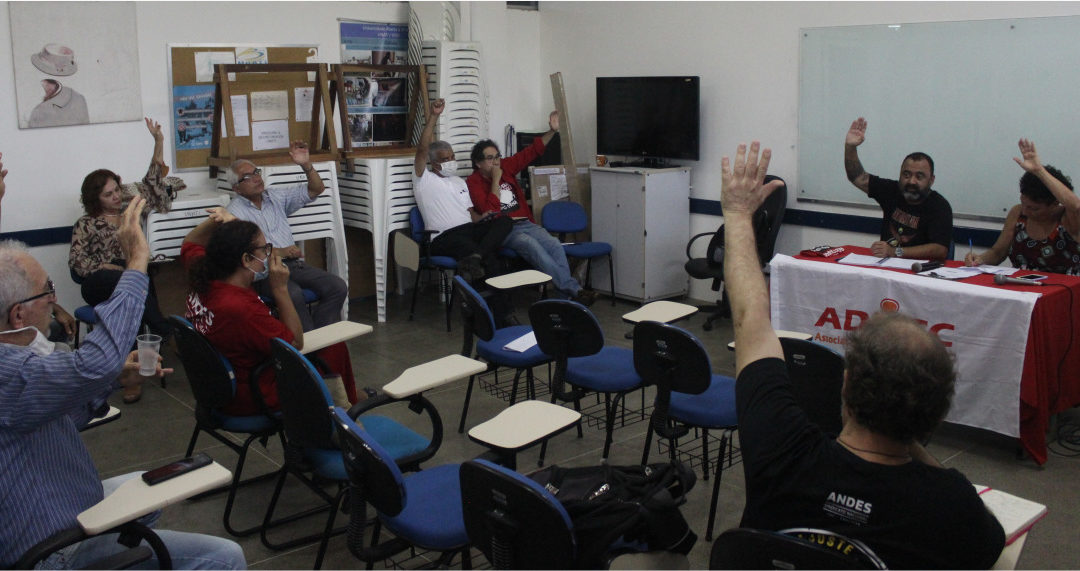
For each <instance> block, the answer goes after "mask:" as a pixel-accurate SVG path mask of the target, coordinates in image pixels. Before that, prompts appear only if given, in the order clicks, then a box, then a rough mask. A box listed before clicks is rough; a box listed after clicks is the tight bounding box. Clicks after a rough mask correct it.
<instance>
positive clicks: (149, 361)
mask: <svg viewBox="0 0 1080 571" xmlns="http://www.w3.org/2000/svg"><path fill="white" fill-rule="evenodd" d="M135 342H136V344H137V345H138V347H139V374H140V375H142V376H144V377H152V376H154V373H157V363H158V352H159V351H160V350H161V336H160V335H154V334H153V333H147V334H145V335H139V336H138V337H136V338H135Z"/></svg>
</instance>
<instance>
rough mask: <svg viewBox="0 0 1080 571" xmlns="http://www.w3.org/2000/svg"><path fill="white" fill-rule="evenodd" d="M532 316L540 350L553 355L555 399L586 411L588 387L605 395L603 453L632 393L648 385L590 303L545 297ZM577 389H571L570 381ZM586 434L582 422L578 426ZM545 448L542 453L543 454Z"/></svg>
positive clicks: (630, 352)
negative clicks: (610, 343)
mask: <svg viewBox="0 0 1080 571" xmlns="http://www.w3.org/2000/svg"><path fill="white" fill-rule="evenodd" d="M529 321H531V322H532V326H533V329H534V330H535V332H536V341H537V344H538V345H539V347H540V350H541V351H543V352H544V353H547V354H548V355H551V356H552V359H553V360H554V361H555V374H554V376H553V377H552V378H551V402H555V401H556V399H558V400H561V401H563V402H573V403H574V410H578V411H580V410H581V397H582V396H584V395H585V394H586V393H587V392H590V391H591V392H597V393H602V394H603V395H604V413H605V415H604V416H605V420H606V438H605V440H604V454H603V458H604V459H607V456H608V451H609V450H610V449H611V442H612V431H613V430H614V425H615V414H616V412H617V411H618V409H619V404H620V403H621V402H622V401H623V398H624V397H625V395H626V393H628V392H630V391H632V390H634V389H637V388H640V387H641V386H642V382H641V377H640V376H638V373H637V371H635V370H634V355H633V352H632V351H630V350H629V349H624V348H622V347H607V346H605V345H604V332H603V330H602V329H600V323H599V322H598V321H597V320H596V316H594V315H593V314H592V312H590V311H589V310H588V309H587V308H586V307H585V306H584V305H581V304H580V303H577V302H575V301H569V300H564V299H545V300H541V301H538V302H536V303H534V304H533V305H532V307H530V308H529ZM566 383H569V384H570V385H572V386H573V387H574V388H573V389H572V390H566V388H565V384H566ZM578 436H579V437H580V436H581V425H578ZM542 457H543V452H541V458H542Z"/></svg>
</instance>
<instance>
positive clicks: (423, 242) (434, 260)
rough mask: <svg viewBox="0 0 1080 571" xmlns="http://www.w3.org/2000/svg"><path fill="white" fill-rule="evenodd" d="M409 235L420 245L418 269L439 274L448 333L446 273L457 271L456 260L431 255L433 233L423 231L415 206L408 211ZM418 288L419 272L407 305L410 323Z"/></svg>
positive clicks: (449, 295)
mask: <svg viewBox="0 0 1080 571" xmlns="http://www.w3.org/2000/svg"><path fill="white" fill-rule="evenodd" d="M409 233H410V235H411V236H412V239H413V241H415V242H416V243H417V244H419V245H420V268H421V269H427V270H436V271H438V272H439V291H443V292H446V330H447V331H450V309H451V307H452V306H453V299H452V296H451V293H452V290H451V287H450V275H449V274H447V272H452V271H456V270H457V260H455V259H454V258H451V257H450V256H432V255H431V252H430V250H431V235H432V234H434V233H435V232H434V231H433V230H425V229H424V218H423V216H421V215H420V208H419V207H417V206H414V207H412V208H411V209H410V210H409ZM419 286H420V271H419V270H418V271H417V272H416V281H414V282H413V296H412V304H411V305H409V321H412V318H413V314H414V313H415V312H416V294H417V292H418V291H419V289H420V288H419Z"/></svg>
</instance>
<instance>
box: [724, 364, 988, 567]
mask: <svg viewBox="0 0 1080 571" xmlns="http://www.w3.org/2000/svg"><path fill="white" fill-rule="evenodd" d="M735 390H736V407H737V410H738V415H739V442H740V445H741V446H742V458H743V467H744V470H745V474H746V509H745V510H744V511H743V518H742V526H743V527H752V528H758V529H767V530H781V529H787V528H793V527H811V528H820V529H825V530H828V531H831V532H833V533H838V534H840V535H844V536H847V537H849V538H851V539H857V540H860V541H862V542H864V543H865V544H867V545H868V546H869V547H870V548H871V549H873V550H874V552H875V553H876V554H877V556H878V557H880V558H881V559H882V560H884V561H885V563H886V564H887V565H888V566H889V567H890V568H897V569H931V568H953V569H969V568H970V569H974V568H981V569H987V568H989V567H990V566H991V565H993V564H994V562H995V561H996V560H997V558H998V556H999V555H1000V553H1001V550H1002V548H1003V547H1004V545H1005V533H1004V531H1003V530H1002V528H1001V524H1000V523H998V521H997V519H996V518H995V517H994V516H993V515H992V514H991V513H990V512H989V510H987V509H986V507H985V505H984V504H983V502H982V500H981V499H980V498H979V496H978V494H976V492H975V489H974V487H973V486H972V485H971V483H970V482H969V481H968V480H967V478H965V477H964V475H963V474H961V473H960V472H958V471H957V470H954V469H944V468H936V467H932V466H928V465H926V464H923V463H921V462H918V461H914V460H913V461H909V462H907V463H905V464H901V465H899V466H888V465H884V464H877V463H873V462H867V461H866V460H863V459H862V458H859V457H858V456H856V455H854V454H852V453H851V452H849V451H848V450H847V449H845V448H844V447H843V446H841V445H840V444H838V443H837V442H836V440H835V439H834V438H833V437H831V436H828V435H826V434H824V433H822V432H821V430H820V429H818V427H817V426H816V425H815V424H813V423H811V422H810V421H809V419H808V418H807V416H806V413H805V412H804V411H803V409H802V408H801V407H800V405H799V404H798V402H797V401H796V399H795V395H794V393H793V392H792V390H791V381H790V380H789V379H788V374H787V368H786V367H785V365H784V361H783V360H781V359H776V358H768V359H762V360H759V361H755V362H754V363H751V364H750V365H747V367H746V368H745V369H743V371H742V374H741V375H739V378H738V380H737V381H736V389H735Z"/></svg>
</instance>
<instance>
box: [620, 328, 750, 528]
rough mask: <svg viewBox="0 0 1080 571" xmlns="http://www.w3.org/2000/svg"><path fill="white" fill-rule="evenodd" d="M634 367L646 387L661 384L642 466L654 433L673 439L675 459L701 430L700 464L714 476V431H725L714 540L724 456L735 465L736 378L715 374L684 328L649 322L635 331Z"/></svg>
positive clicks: (718, 471)
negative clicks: (679, 449) (680, 447)
mask: <svg viewBox="0 0 1080 571" xmlns="http://www.w3.org/2000/svg"><path fill="white" fill-rule="evenodd" d="M634 368H635V369H636V370H637V372H638V374H639V375H641V378H642V379H644V380H645V383H646V384H649V385H655V386H656V398H655V401H654V406H653V413H652V418H650V420H649V430H648V431H647V432H646V433H645V450H644V451H643V452H642V455H641V463H642V464H648V462H649V449H650V446H651V444H652V436H653V433H656V435H657V436H658V437H660V438H665V439H667V440H668V452H669V454H670V457H671V459H672V460H675V454H676V452H675V450H676V447H677V446H678V439H679V438H680V437H683V436H686V435H687V434H689V432H690V430H691V429H694V428H700V429H701V442H702V445H701V446H702V448H701V450H702V452H701V456H702V457H701V466H702V471H703V472H704V474H705V479H708V477H709V448H708V441H709V432H708V431H709V430H710V429H714V430H723V431H724V432H723V437H721V439H720V452H719V456H718V457H717V459H716V479H715V481H714V482H713V491H712V501H711V504H710V505H709V525H708V528H707V530H706V531H705V540H706V541H710V540H711V539H712V532H713V525H714V522H715V520H716V501H717V498H718V496H719V493H720V477H721V476H722V475H723V472H724V454H725V452H726V454H727V461H728V463H729V464H730V463H731V461H732V456H733V452H734V451H733V445H732V433H733V432H734V431H735V430H736V428H737V427H738V423H739V422H738V417H737V415H736V414H735V379H733V378H731V377H728V376H724V375H714V374H712V365H711V364H710V362H709V355H708V353H707V352H706V351H705V347H704V346H702V344H701V341H699V340H698V339H697V337H694V336H693V335H691V334H690V333H689V332H687V331H686V330H685V329H681V328H679V327H675V326H674V325H668V324H665V323H658V322H656V321H644V322H641V323H639V324H638V325H637V326H636V327H634Z"/></svg>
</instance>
